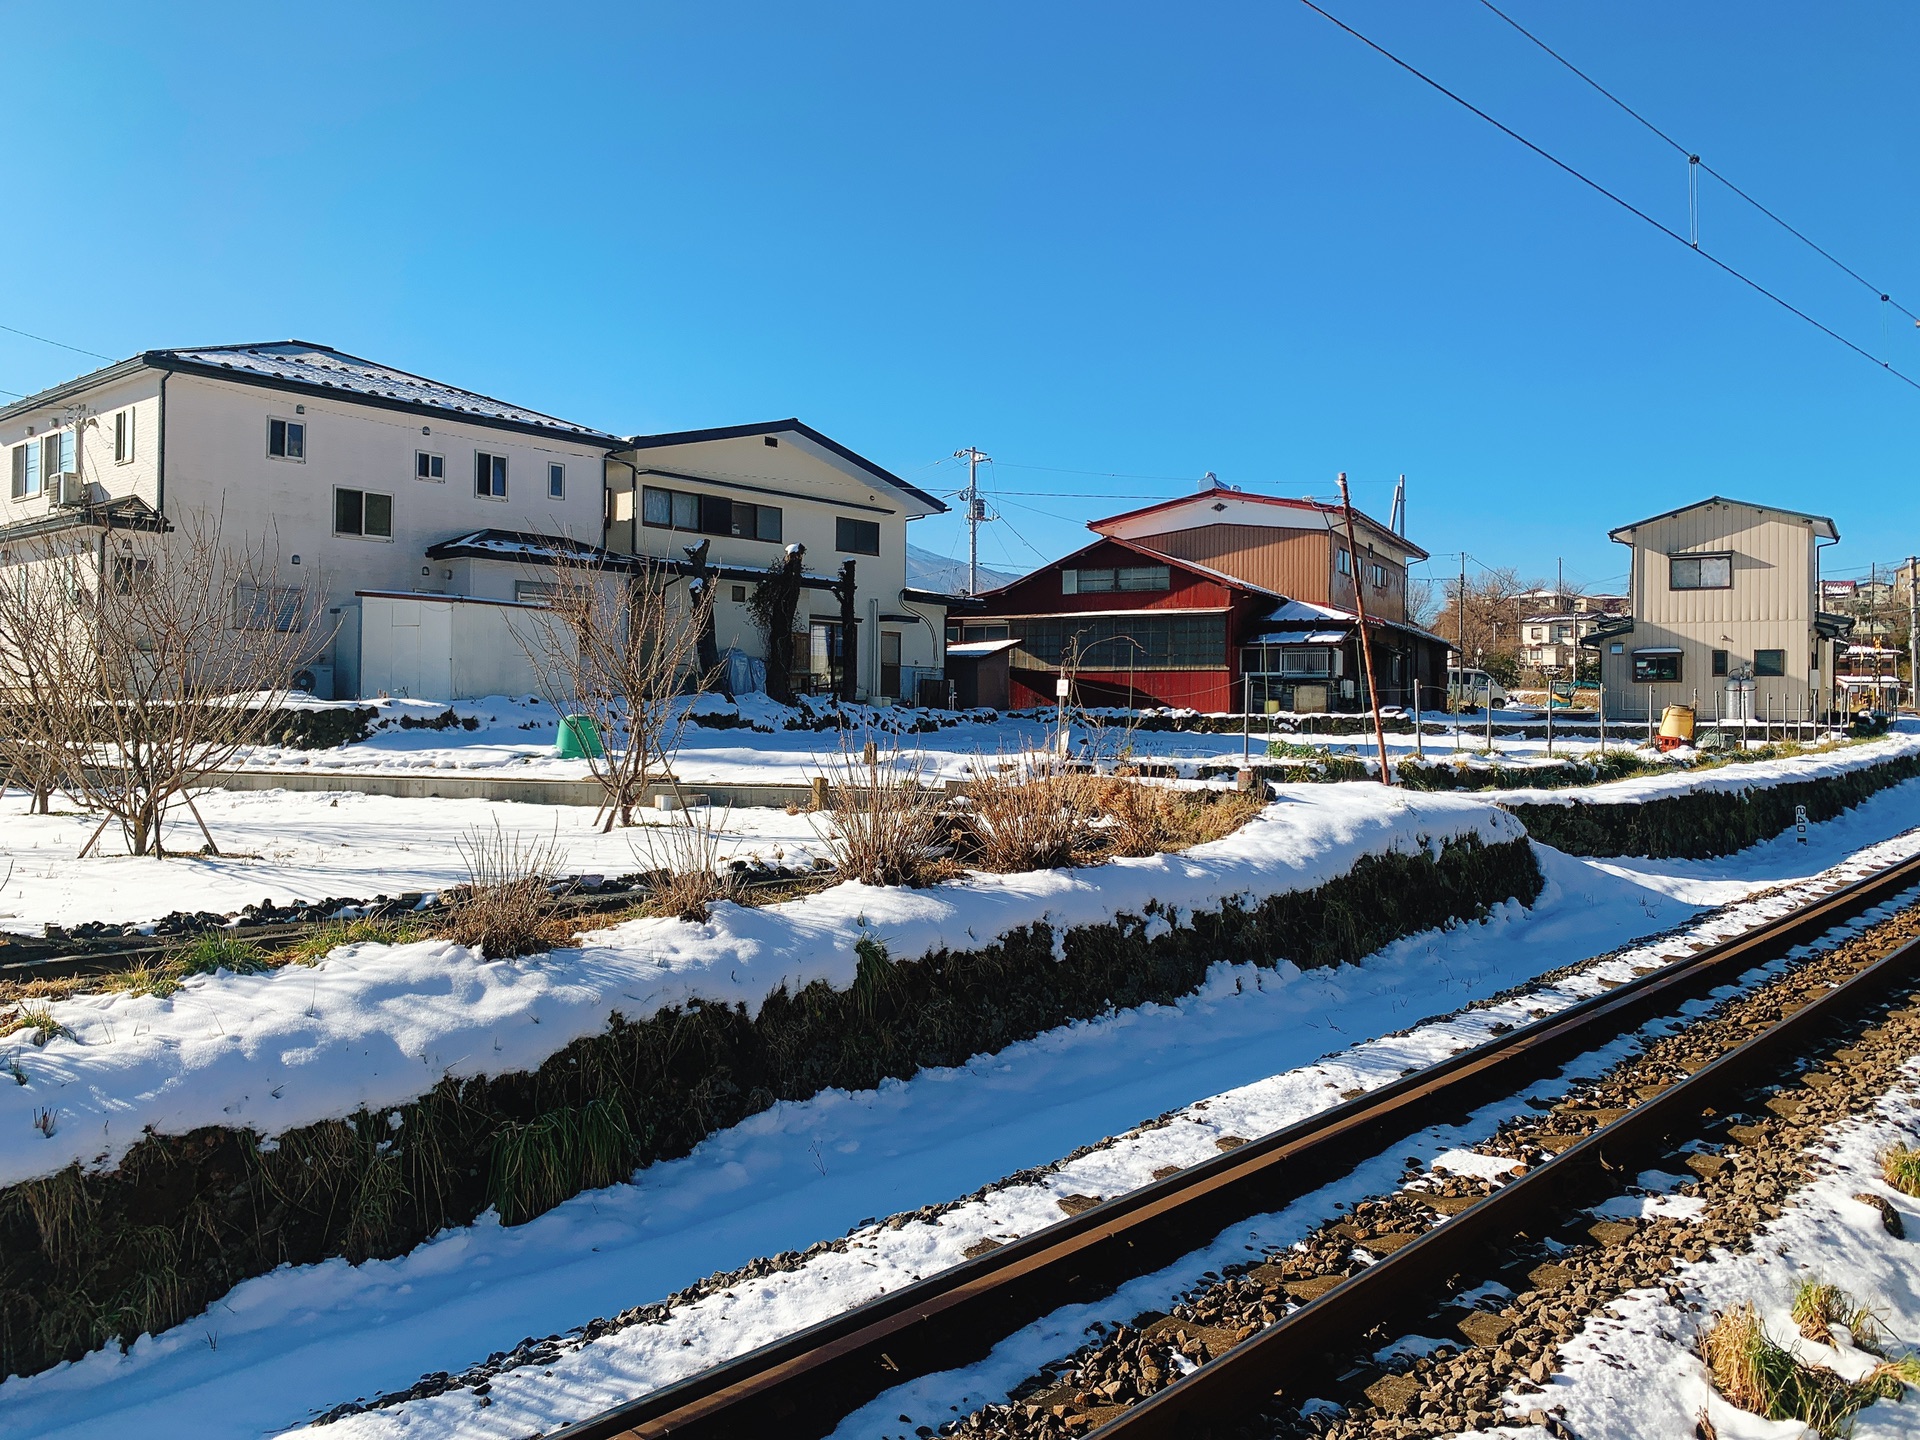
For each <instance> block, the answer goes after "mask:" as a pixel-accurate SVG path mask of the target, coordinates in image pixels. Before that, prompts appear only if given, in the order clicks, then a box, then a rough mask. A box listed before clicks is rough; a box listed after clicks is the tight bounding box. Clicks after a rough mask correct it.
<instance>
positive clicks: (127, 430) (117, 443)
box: [113, 410, 134, 465]
mask: <svg viewBox="0 0 1920 1440" xmlns="http://www.w3.org/2000/svg"><path fill="white" fill-rule="evenodd" d="M133 416H134V412H133V411H131V410H118V411H115V412H114V416H113V463H114V464H116V465H125V464H126V463H127V462H128V461H130V460H132V459H133Z"/></svg>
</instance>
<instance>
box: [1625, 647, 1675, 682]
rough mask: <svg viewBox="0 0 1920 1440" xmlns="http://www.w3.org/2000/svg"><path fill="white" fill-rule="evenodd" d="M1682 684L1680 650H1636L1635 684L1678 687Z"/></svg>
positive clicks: (1634, 653) (1634, 660) (1634, 663)
mask: <svg viewBox="0 0 1920 1440" xmlns="http://www.w3.org/2000/svg"><path fill="white" fill-rule="evenodd" d="M1679 682H1680V652H1679V651H1678V650H1636V651H1634V652H1633V683H1634V684H1636V685H1677V684H1678V683H1679Z"/></svg>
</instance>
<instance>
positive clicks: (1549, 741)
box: [1547, 665, 1560, 755]
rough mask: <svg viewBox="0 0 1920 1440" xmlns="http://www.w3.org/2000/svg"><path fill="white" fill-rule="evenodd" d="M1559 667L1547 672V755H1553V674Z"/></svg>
mask: <svg viewBox="0 0 1920 1440" xmlns="http://www.w3.org/2000/svg"><path fill="white" fill-rule="evenodd" d="M1559 668H1560V667H1559V666H1558V665H1556V666H1554V667H1553V670H1549V671H1548V672H1547V754H1549V755H1551V754H1553V674H1554V670H1558V669H1559Z"/></svg>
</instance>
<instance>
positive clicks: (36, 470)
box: [13, 440, 40, 500]
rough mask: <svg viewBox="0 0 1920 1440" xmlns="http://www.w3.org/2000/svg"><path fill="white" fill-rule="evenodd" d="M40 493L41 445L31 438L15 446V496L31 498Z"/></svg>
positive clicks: (21, 498)
mask: <svg viewBox="0 0 1920 1440" xmlns="http://www.w3.org/2000/svg"><path fill="white" fill-rule="evenodd" d="M39 493H40V446H39V444H38V443H37V442H35V441H32V440H29V441H28V442H27V443H26V444H24V445H16V446H14V447H13V498H14V499H16V500H29V499H31V498H33V497H34V496H35V495H38V494H39Z"/></svg>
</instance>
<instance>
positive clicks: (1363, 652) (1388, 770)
mask: <svg viewBox="0 0 1920 1440" xmlns="http://www.w3.org/2000/svg"><path fill="white" fill-rule="evenodd" d="M1340 509H1341V512H1342V513H1343V514H1344V515H1345V516H1346V521H1347V554H1348V555H1349V556H1351V557H1352V563H1351V564H1350V565H1349V566H1348V567H1347V568H1348V569H1350V570H1351V571H1352V572H1353V573H1352V574H1351V575H1350V576H1348V577H1347V578H1348V579H1349V580H1351V581H1352V582H1353V613H1354V615H1355V617H1356V618H1357V619H1358V620H1359V622H1360V675H1361V678H1362V679H1363V680H1365V681H1366V682H1367V702H1368V705H1369V706H1370V707H1371V709H1372V710H1373V741H1374V744H1375V745H1376V746H1377V747H1378V748H1379V751H1380V783H1381V784H1382V785H1391V784H1393V769H1392V767H1391V766H1389V765H1388V764H1387V732H1386V731H1385V730H1383V729H1381V728H1380V687H1379V686H1377V685H1375V684H1374V683H1373V637H1372V636H1371V635H1369V634H1368V633H1367V601H1366V594H1365V591H1366V585H1365V584H1364V583H1363V577H1362V575H1361V573H1360V546H1359V542H1357V541H1356V540H1355V539H1354V537H1353V501H1352V499H1351V498H1350V497H1349V496H1348V494H1347V472H1346V471H1344V470H1342V471H1341V472H1340Z"/></svg>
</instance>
